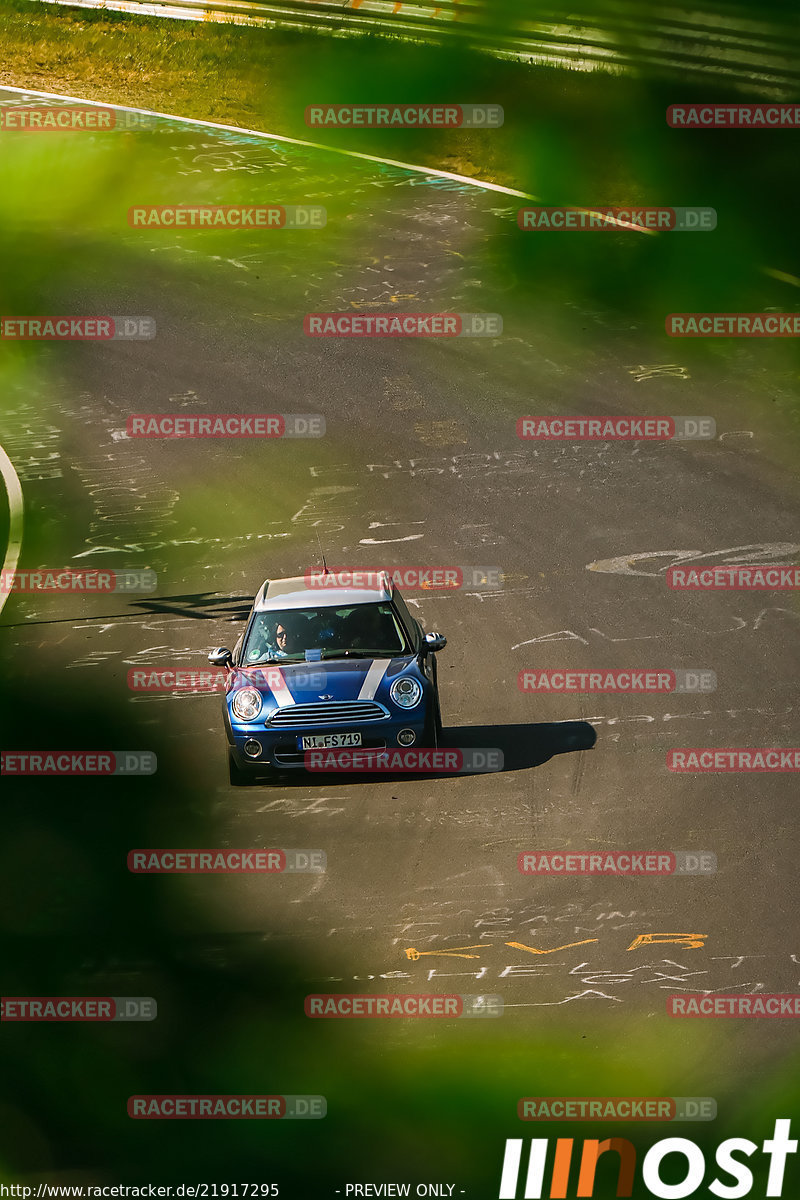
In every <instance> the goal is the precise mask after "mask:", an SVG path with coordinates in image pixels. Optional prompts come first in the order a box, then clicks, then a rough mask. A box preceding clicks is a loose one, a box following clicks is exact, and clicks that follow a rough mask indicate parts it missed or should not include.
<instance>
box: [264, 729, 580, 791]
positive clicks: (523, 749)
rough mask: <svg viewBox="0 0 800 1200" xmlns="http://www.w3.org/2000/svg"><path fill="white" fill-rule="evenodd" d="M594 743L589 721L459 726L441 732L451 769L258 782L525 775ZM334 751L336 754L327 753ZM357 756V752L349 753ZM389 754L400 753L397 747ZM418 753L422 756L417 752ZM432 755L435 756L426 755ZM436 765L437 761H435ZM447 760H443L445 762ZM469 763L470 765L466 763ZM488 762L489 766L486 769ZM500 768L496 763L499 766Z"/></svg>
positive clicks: (307, 774) (298, 774)
mask: <svg viewBox="0 0 800 1200" xmlns="http://www.w3.org/2000/svg"><path fill="white" fill-rule="evenodd" d="M596 741H597V732H596V730H595V729H594V726H592V725H590V724H589V723H588V722H587V721H548V722H541V723H540V724H526V723H521V724H519V725H457V726H452V727H450V728H445V729H443V730H442V736H441V740H440V745H439V751H440V753H442V752H446V751H456V752H457V754H456V757H455V758H454V759H451V760H450V761H451V762H452V763H454V764H455V766H454V767H453V766H449V767H446V766H443V767H442V768H437V767H435V766H434V767H433V768H432V769H429V770H406V769H402V770H380V771H379V770H373V771H367V770H362V771H345V770H334V771H323V770H314V771H295V770H290V771H286V772H284V773H282V774H280V775H276V776H275V777H274V778H273V779H272V780H269V779H264V780H261V779H259V780H258V783H262V782H263V783H267V784H268V783H270V782H272V783H273V784H276V785H280V786H281V787H290V786H294V787H306V788H307V787H309V786H314V785H325V786H328V787H330V786H331V784H336V785H338V786H340V787H341V786H345V785H347V786H350V785H352V784H357V783H372V784H374V783H380V782H384V783H385V782H392V783H399V782H401V781H408V782H411V781H418V780H420V779H452V778H453V777H454V776H457V777H459V778H463V777H464V776H465V775H486V774H492V775H497V774H503V773H505V772H507V771H526V770H530V769H532V768H533V767H540V766H541V765H542V764H543V763H546V762H547V761H548V760H549V759H551V758H554V757H555V756H556V755H557V754H572V753H574V752H575V751H577V750H591V748H592V747H593V746H594V744H595V742H596ZM331 753H335V752H333V751H332V752H331ZM353 753H354V754H355V753H357V751H353ZM388 753H390V754H392V753H398V754H399V753H402V751H401V750H400V748H399V747H397V749H396V751H389V752H388ZM420 753H425V752H424V751H421V752H420ZM428 753H433V752H428ZM434 761H435V760H434ZM444 761H445V762H447V761H448V760H447V758H445V760H444ZM471 763H472V765H470V764H471ZM490 764H491V765H490ZM498 764H499V765H498Z"/></svg>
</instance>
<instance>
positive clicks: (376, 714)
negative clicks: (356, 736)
mask: <svg viewBox="0 0 800 1200" xmlns="http://www.w3.org/2000/svg"><path fill="white" fill-rule="evenodd" d="M388 716H389V714H388V712H387V711H386V709H385V708H384V707H383V705H382V704H377V703H376V702H375V701H374V700H350V701H333V702H331V703H328V704H290V705H288V706H287V707H286V708H278V709H276V710H275V712H274V713H273V714H272V716H271V717H269V718H268V719H267V721H266V725H267V727H268V728H270V729H305V728H307V727H308V726H310V725H356V724H361V722H362V721H385V720H386V718H387V717H388Z"/></svg>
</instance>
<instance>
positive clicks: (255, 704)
mask: <svg viewBox="0 0 800 1200" xmlns="http://www.w3.org/2000/svg"><path fill="white" fill-rule="evenodd" d="M231 708H232V709H233V711H234V712H235V714H236V716H237V717H238V718H239V719H240V720H241V721H254V720H255V719H256V717H257V716H258V714H259V713H260V712H261V693H260V692H257V691H256V689H255V688H249V687H248V688H242V690H241V691H240V692H237V693H236V695H235V696H234V697H233V704H232V705H231Z"/></svg>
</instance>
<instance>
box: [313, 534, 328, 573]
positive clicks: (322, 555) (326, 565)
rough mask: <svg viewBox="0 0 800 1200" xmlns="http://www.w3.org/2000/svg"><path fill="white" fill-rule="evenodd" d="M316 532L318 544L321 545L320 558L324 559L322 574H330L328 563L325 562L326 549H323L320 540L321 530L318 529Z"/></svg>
mask: <svg viewBox="0 0 800 1200" xmlns="http://www.w3.org/2000/svg"><path fill="white" fill-rule="evenodd" d="M314 532H315V533H316V535H317V544H318V545H319V554H320V558H321V559H322V574H323V575H330V571H329V570H328V564H327V563H326V562H325V551H324V550H323V549H322V542H321V541H320V537H319V530H318V529H316V530H315V531H314Z"/></svg>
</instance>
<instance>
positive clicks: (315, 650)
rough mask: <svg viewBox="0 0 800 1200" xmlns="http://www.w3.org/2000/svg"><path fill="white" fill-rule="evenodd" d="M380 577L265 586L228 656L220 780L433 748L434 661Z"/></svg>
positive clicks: (222, 653) (437, 644) (316, 578)
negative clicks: (348, 756)
mask: <svg viewBox="0 0 800 1200" xmlns="http://www.w3.org/2000/svg"><path fill="white" fill-rule="evenodd" d="M446 644H447V639H446V638H444V637H442V636H441V634H438V633H425V631H424V630H423V629H422V626H421V625H420V624H419V622H418V621H416V620H415V619H414V617H412V615H411V613H410V612H409V611H408V608H407V606H406V604H405V601H404V600H403V598H402V596H401V595H400V592H399V591H398V590H397V588H396V587H395V586H394V584H393V582H392V580H391V579H390V577H389V574H388V573H387V572H386V571H365V572H359V573H358V574H357V575H349V576H347V577H345V576H341V575H339V576H337V575H335V574H331V573H329V572H327V571H325V572H320V573H319V574H314V575H311V574H308V575H306V576H298V577H296V578H292V579H273V580H271V581H270V580H267V581H266V582H265V583H264V584H263V586H262V587H261V589H260V591H259V593H258V595H257V596H256V598H255V601H254V603H253V608H252V611H251V612H250V616H249V617H248V620H247V627H246V629H245V631H244V633H243V634H242V636H241V637H240V638H239V640H238V642H237V643H236V645H235V647H234V649H233V651H230V650H228V649H226V648H225V647H220V648H218V649H216V650H212V652H211V653H210V654H209V656H208V661H209V662H210V663H211V664H212V665H214V666H218V667H226V668H228V672H229V675H228V682H227V690H226V694H225V698H224V702H223V718H224V722H225V733H226V736H227V739H228V765H229V771H230V781H231V784H233V786H234V787H241V786H243V785H245V784H249V783H252V782H253V781H254V780H255V778H256V777H257V776H259V775H262V776H263V775H270V774H272V773H274V772H277V771H283V770H288V769H290V768H302V767H303V766H304V765H305V762H306V755H307V753H308V752H309V751H311V750H330V749H337V748H339V747H348V748H349V747H363V748H364V749H368V750H390V749H393V748H395V747H397V746H401V747H410V746H418V747H426V748H427V747H436V746H438V744H439V736H440V733H441V728H442V720H441V713H440V710H439V689H438V684H437V676H436V654H435V651H437V650H441V649H442V648H443V647H444V646H445V645H446Z"/></svg>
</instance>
